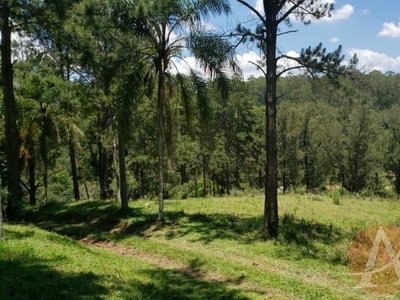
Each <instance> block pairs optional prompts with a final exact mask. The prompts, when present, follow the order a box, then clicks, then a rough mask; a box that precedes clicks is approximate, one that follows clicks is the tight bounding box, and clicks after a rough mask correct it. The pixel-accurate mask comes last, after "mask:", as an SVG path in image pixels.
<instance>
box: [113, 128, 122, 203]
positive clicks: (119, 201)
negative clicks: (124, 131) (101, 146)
mask: <svg viewBox="0 0 400 300" xmlns="http://www.w3.org/2000/svg"><path fill="white" fill-rule="evenodd" d="M118 148H119V146H117V137H116V133H115V132H114V140H113V151H114V155H113V163H114V170H115V179H116V180H117V201H118V203H121V181H120V180H121V179H120V176H119V175H120V174H119V171H120V170H119V167H118V161H117V157H118V153H119V149H118ZM120 164H121V162H120Z"/></svg>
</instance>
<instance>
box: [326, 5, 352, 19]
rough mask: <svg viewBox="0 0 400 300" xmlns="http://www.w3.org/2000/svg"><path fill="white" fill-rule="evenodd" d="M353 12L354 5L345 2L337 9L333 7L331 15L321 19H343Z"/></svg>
mask: <svg viewBox="0 0 400 300" xmlns="http://www.w3.org/2000/svg"><path fill="white" fill-rule="evenodd" d="M353 13H354V7H353V6H352V5H350V4H345V5H344V6H343V7H341V8H339V9H337V10H336V9H335V10H334V11H333V12H332V15H331V17H325V18H322V19H321V21H327V22H335V21H338V20H344V19H348V18H350V16H351V15H352V14H353Z"/></svg>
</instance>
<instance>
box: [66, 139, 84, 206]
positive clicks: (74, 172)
mask: <svg viewBox="0 0 400 300" xmlns="http://www.w3.org/2000/svg"><path fill="white" fill-rule="evenodd" d="M69 159H70V161H71V172H72V183H73V186H74V197H75V200H76V201H79V200H80V199H81V197H80V194H79V181H78V169H77V167H76V154H75V146H74V142H73V141H72V139H71V138H70V140H69Z"/></svg>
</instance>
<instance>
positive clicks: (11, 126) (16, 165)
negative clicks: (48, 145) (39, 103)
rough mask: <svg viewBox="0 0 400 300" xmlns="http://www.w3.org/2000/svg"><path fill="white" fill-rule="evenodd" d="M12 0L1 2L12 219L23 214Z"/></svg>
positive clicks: (2, 68) (8, 174)
mask: <svg viewBox="0 0 400 300" xmlns="http://www.w3.org/2000/svg"><path fill="white" fill-rule="evenodd" d="M9 2H10V1H8V0H2V2H1V12H0V14H1V71H2V80H3V98H4V113H5V136H6V157H7V180H8V181H7V183H8V186H7V188H8V192H9V193H10V194H11V198H10V199H9V201H8V204H7V217H8V218H10V219H15V218H19V217H20V214H21V211H20V210H21V208H20V205H18V203H17V202H19V201H20V198H21V188H20V185H19V179H20V171H21V169H20V161H19V143H20V141H19V138H18V137H19V133H18V128H17V122H16V118H17V117H16V108H15V99H14V89H13V82H14V75H13V65H12V62H11V27H10V24H9V19H10V4H9Z"/></svg>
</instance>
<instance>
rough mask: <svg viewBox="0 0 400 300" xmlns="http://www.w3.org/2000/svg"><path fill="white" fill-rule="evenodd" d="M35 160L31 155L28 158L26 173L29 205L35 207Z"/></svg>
mask: <svg viewBox="0 0 400 300" xmlns="http://www.w3.org/2000/svg"><path fill="white" fill-rule="evenodd" d="M35 166H36V160H35V155H33V154H31V155H29V158H28V171H29V204H30V205H36V189H37V185H36V182H35V181H36V174H35Z"/></svg>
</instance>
